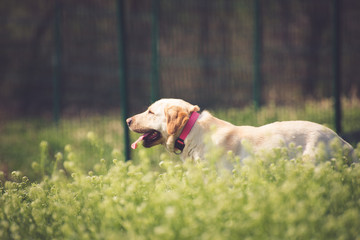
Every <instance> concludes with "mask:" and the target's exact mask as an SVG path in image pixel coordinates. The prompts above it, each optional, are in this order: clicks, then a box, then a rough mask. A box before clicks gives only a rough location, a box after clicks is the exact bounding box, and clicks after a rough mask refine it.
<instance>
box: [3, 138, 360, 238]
mask: <svg viewBox="0 0 360 240" xmlns="http://www.w3.org/2000/svg"><path fill="white" fill-rule="evenodd" d="M47 148H49V145H48V144H47V143H46V142H42V143H41V146H40V149H41V150H40V151H41V152H42V153H43V152H48V151H47V150H46V149H47ZM96 148H97V150H98V151H99V152H101V151H102V149H101V147H96ZM359 152H360V148H358V149H357V153H358V154H359ZM338 153H339V154H338V157H337V158H332V159H323V158H322V157H321V156H319V159H317V161H303V159H302V158H301V157H297V158H295V159H289V158H288V154H287V152H286V149H274V150H270V151H269V152H267V153H263V154H256V155H253V156H252V157H251V158H248V159H243V160H242V161H241V162H240V161H239V159H237V158H236V157H233V156H232V154H231V153H229V154H228V160H229V161H232V163H233V164H234V169H233V170H232V171H229V170H223V169H221V168H218V167H216V162H217V160H218V159H217V158H216V157H214V156H217V155H218V154H217V153H216V152H214V153H213V154H211V155H210V156H212V157H210V158H209V159H208V160H207V161H203V162H192V161H186V162H184V163H183V162H179V161H174V160H171V159H169V157H168V155H167V154H161V156H159V159H158V160H159V164H158V168H157V169H154V168H153V166H152V164H151V161H150V157H149V155H148V154H147V151H146V150H144V149H142V150H140V153H139V154H140V157H141V163H138V164H134V163H133V162H131V161H130V162H124V161H119V160H118V159H113V160H112V164H107V163H106V161H105V160H104V159H101V160H99V162H98V163H96V164H95V165H94V167H93V169H92V170H91V171H89V172H87V173H84V171H83V170H82V169H80V164H79V163H80V162H81V161H79V159H77V157H76V156H80V155H78V153H77V152H76V149H75V148H73V147H71V146H69V145H67V146H66V147H65V149H64V150H63V152H62V153H58V154H57V155H56V159H57V162H56V164H55V165H53V166H49V165H47V164H49V163H46V162H45V161H49V159H50V158H49V156H43V157H44V159H42V158H41V159H40V160H39V162H38V165H37V166H35V167H34V171H35V172H40V173H41V174H43V176H42V180H41V181H39V182H38V183H31V182H30V181H29V179H28V178H27V177H26V176H23V175H22V174H21V172H18V171H14V172H12V173H11V181H6V180H5V179H4V176H3V174H0V178H1V181H0V182H1V183H0V239H167V240H169V239H261V240H263V239H360V229H359V226H360V201H359V199H360V187H359V186H360V165H359V164H357V163H356V164H351V165H349V164H347V161H344V160H345V159H344V158H343V157H342V153H341V151H339V152H338ZM315 162H316V163H315ZM43 164H44V166H42V165H43ZM46 165H47V167H46ZM50 165H51V164H50ZM50 170H51V171H50Z"/></svg>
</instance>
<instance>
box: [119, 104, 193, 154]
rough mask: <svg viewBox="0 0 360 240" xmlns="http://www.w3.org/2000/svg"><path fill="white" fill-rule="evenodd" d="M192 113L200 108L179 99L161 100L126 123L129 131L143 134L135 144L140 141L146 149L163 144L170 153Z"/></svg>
mask: <svg viewBox="0 0 360 240" xmlns="http://www.w3.org/2000/svg"><path fill="white" fill-rule="evenodd" d="M194 111H200V108H199V107H198V106H196V105H192V104H190V103H188V102H185V101H183V100H181V99H161V100H159V101H157V102H155V103H153V104H152V105H151V106H150V107H149V108H148V109H147V110H146V111H145V112H143V113H140V114H137V115H135V116H133V117H130V118H128V119H127V120H126V123H127V125H128V126H129V128H130V130H131V131H134V132H136V133H141V134H143V135H142V136H141V137H140V138H139V139H138V140H137V141H136V142H135V144H136V143H137V142H138V141H141V140H142V141H143V146H144V147H147V148H149V147H152V146H155V145H158V144H163V145H165V146H166V148H167V149H168V150H169V151H171V152H172V151H173V150H174V144H175V140H176V138H177V137H178V136H179V135H180V133H181V130H182V129H183V127H184V126H185V124H186V123H187V121H188V120H189V117H190V115H191V113H192V112H194Z"/></svg>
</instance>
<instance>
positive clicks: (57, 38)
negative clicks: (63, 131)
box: [52, 0, 62, 125]
mask: <svg viewBox="0 0 360 240" xmlns="http://www.w3.org/2000/svg"><path fill="white" fill-rule="evenodd" d="M61 12H62V5H61V3H60V0H57V1H55V6H54V44H55V54H54V59H53V76H52V87H53V119H54V122H55V124H56V125H57V124H58V123H59V119H60V94H59V82H60V78H61V71H62V66H61V53H62V46H61V31H60V22H61Z"/></svg>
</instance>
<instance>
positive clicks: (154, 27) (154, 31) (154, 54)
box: [151, 0, 159, 102]
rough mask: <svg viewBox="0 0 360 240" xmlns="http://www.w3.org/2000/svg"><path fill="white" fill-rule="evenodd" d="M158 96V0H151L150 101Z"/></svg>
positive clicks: (153, 100)
mask: <svg viewBox="0 0 360 240" xmlns="http://www.w3.org/2000/svg"><path fill="white" fill-rule="evenodd" d="M158 98H159V0H153V1H152V21H151V102H155V101H156V100H158Z"/></svg>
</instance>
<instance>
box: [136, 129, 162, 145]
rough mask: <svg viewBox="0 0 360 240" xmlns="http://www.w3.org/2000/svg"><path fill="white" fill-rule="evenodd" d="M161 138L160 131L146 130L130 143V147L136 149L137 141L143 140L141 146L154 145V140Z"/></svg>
mask: <svg viewBox="0 0 360 240" xmlns="http://www.w3.org/2000/svg"><path fill="white" fill-rule="evenodd" d="M160 138H161V134H160V132H158V131H156V130H151V131H149V132H146V133H145V134H144V135H142V136H140V137H139V138H138V139H137V140H136V141H135V142H134V143H133V144H131V148H132V149H136V148H137V145H138V143H139V142H141V141H143V146H144V147H146V148H148V147H151V146H153V145H156V144H155V143H156V141H157V140H159V139H160Z"/></svg>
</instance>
